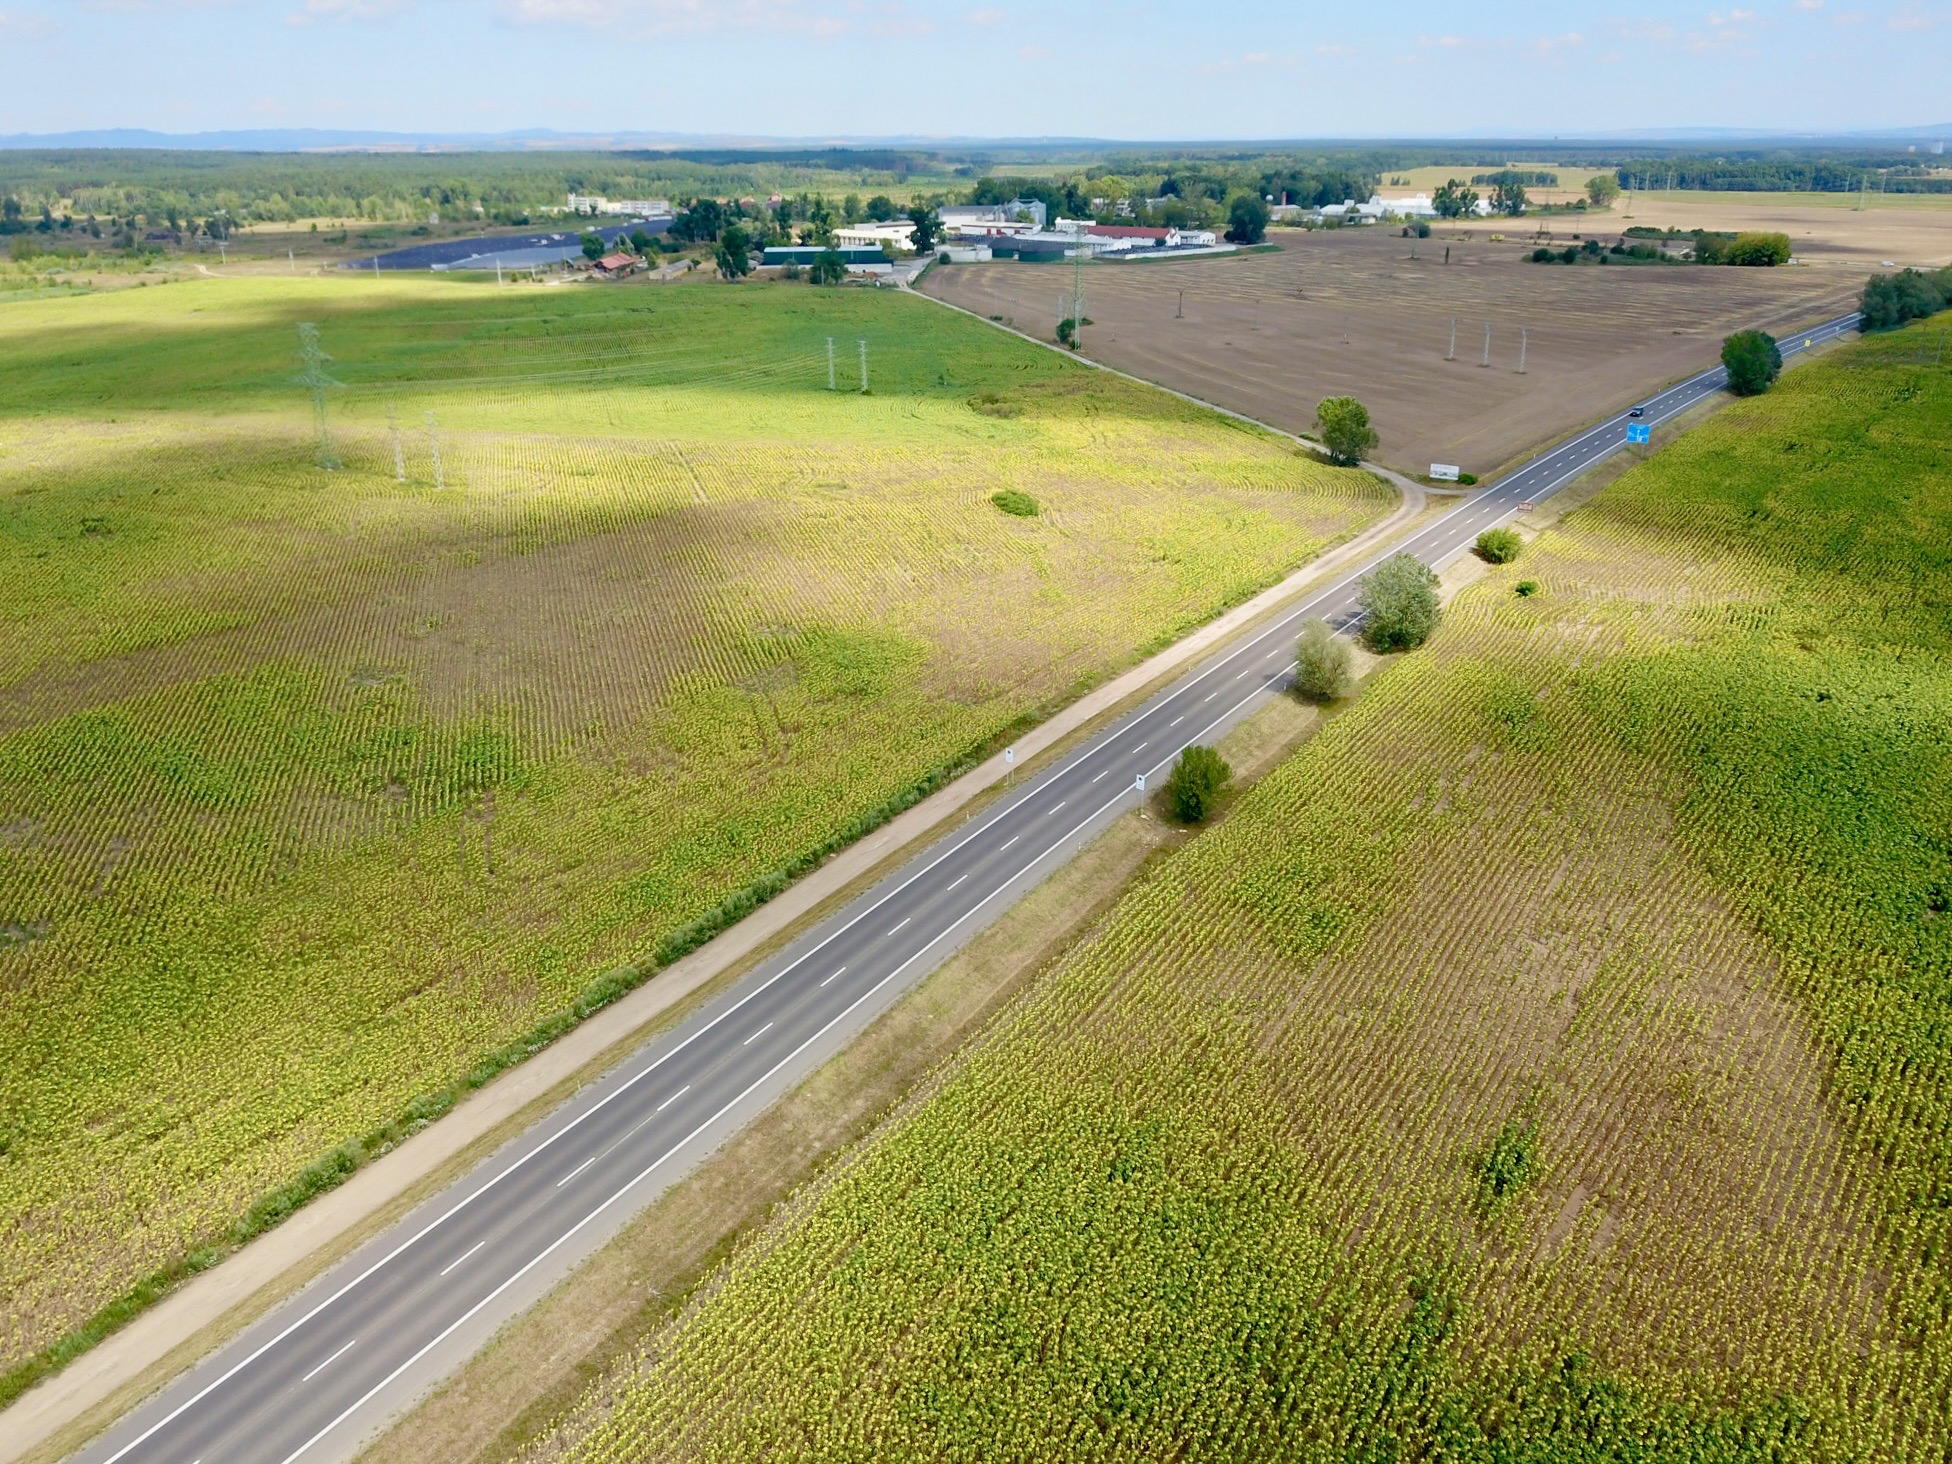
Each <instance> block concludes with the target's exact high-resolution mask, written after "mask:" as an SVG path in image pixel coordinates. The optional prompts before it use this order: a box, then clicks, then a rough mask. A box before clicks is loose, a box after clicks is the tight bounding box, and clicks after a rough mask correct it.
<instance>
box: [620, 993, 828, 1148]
mask: <svg viewBox="0 0 1952 1464" xmlns="http://www.w3.org/2000/svg"><path fill="white" fill-rule="evenodd" d="M846 969H847V967H845V966H842V967H841V968H840V971H845V970H846ZM840 971H836V972H834V976H838V975H840ZM834 976H829V977H828V978H827V979H828V980H829V981H831V980H833V979H834ZM690 1091H691V1084H689V1083H686V1084H685V1085H684V1086H683V1087H682V1088H680V1089H678V1091H677V1092H675V1093H673V1094H672V1095H671V1096H670V1097H669V1098H666V1099H665V1100H664V1101H663V1102H662V1103H660V1104H658V1106H657V1107H655V1108H653V1109H652V1110H651V1112H653V1113H662V1112H664V1110H665V1109H667V1108H669V1107H670V1106H671V1105H672V1104H673V1103H676V1102H677V1101H678V1100H679V1099H680V1098H682V1097H684V1096H685V1094H687V1093H689V1092H690Z"/></svg>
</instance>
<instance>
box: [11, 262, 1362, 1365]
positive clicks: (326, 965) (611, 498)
mask: <svg viewBox="0 0 1952 1464" xmlns="http://www.w3.org/2000/svg"><path fill="white" fill-rule="evenodd" d="M619 301H622V302H625V304H622V305H620V304H619V303H618V302H619ZM630 302H637V303H635V304H631V303H630ZM626 305H627V306H628V307H629V308H626ZM298 319H304V320H317V321H318V322H319V323H320V338H321V339H322V341H323V343H324V345H325V348H326V349H327V350H328V351H329V352H330V354H331V355H332V357H333V358H334V359H333V361H332V364H331V367H330V370H331V371H332V373H333V374H334V376H335V378H336V379H338V380H341V381H343V382H344V383H345V386H344V389H343V391H341V392H340V393H339V394H338V395H336V396H334V397H333V398H332V400H331V402H330V404H329V407H330V418H329V420H330V422H331V424H332V427H333V431H334V437H335V450H336V452H337V454H338V456H339V457H340V458H341V459H342V460H343V463H344V466H343V467H342V468H341V469H339V470H338V471H335V472H330V473H328V472H324V471H321V470H320V469H318V468H317V467H315V466H314V465H313V456H314V443H313V440H312V437H311V424H310V420H309V413H308V411H307V406H308V403H307V402H306V400H305V398H304V397H303V395H302V393H301V391H300V389H299V388H298V387H297V386H295V385H294V384H293V378H294V376H295V373H296V369H297V368H296V365H295V362H294V357H293V352H294V349H295V340H296V336H295V334H294V331H293V328H292V325H293V321H294V320H298ZM829 334H836V335H840V336H841V337H842V340H843V342H844V343H845V344H847V345H849V346H851V345H852V343H853V341H854V340H855V339H856V338H857V337H866V338H868V339H869V340H870V348H871V352H872V356H871V359H872V360H873V361H874V363H875V368H874V369H876V370H877V371H879V372H881V373H882V374H881V375H880V376H878V377H877V378H876V383H877V384H876V385H875V387H874V389H873V391H872V394H870V395H866V396H863V395H860V394H858V393H851V394H850V393H846V392H838V391H835V392H830V391H828V390H827V389H826V370H825V363H824V338H825V337H826V336H827V335H829ZM83 341H85V342H87V349H86V351H85V352H84V351H83V350H82V348H81V347H80V346H78V345H77V344H76V343H77V342H83ZM979 394H980V395H982V397H983V400H981V401H980V402H978V403H976V404H974V405H972V397H975V396H978V395H979ZM0 401H3V402H5V403H7V405H6V406H5V407H4V408H0V524H4V529H5V532H4V534H0V582H4V583H5V584H6V585H7V587H8V593H7V595H6V597H5V600H4V602H3V603H0V624H4V627H5V629H6V630H7V632H8V634H6V635H5V636H4V637H3V638H0V990H4V992H5V1001H4V1003H0V1045H4V1047H5V1050H6V1051H7V1052H8V1053H9V1054H10V1058H9V1061H8V1062H7V1063H6V1064H5V1065H4V1066H0V1297H4V1304H3V1305H0V1366H6V1365H11V1364H13V1363H16V1362H18V1361H19V1360H20V1359H22V1358H23V1357H28V1356H31V1355H32V1354H34V1353H35V1352H36V1351H37V1350H38V1349H40V1348H43V1347H45V1346H47V1345H48V1344H49V1343H50V1342H52V1341H53V1340H54V1339H57V1338H59V1337H61V1336H62V1335H63V1334H65V1333H67V1332H68V1330H69V1329H70V1328H73V1327H75V1326H76V1325H78V1324H79V1323H81V1322H82V1321H83V1320H85V1319H86V1318H88V1317H89V1316H91V1315H92V1314H93V1313H95V1312H96V1310H97V1309H98V1308H100V1307H102V1306H104V1305H105V1304H107V1303H108V1302H110V1301H111V1300H112V1299H114V1298H115V1297H117V1296H119V1295H121V1294H123V1293H124V1292H125V1291H126V1290H127V1289H128V1288H129V1287H131V1286H132V1285H134V1284H135V1283H136V1282H137V1281H138V1280H139V1279H140V1278H142V1277H144V1276H147V1275H149V1274H151V1273H152V1272H153V1271H154V1270H155V1269H156V1268H157V1267H159V1266H166V1265H168V1264H169V1263H171V1262H172V1261H173V1260H174V1259H175V1258H177V1257H180V1256H182V1255H184V1254H186V1253H188V1252H190V1251H192V1250H193V1249H194V1248H196V1247H198V1246H201V1245H204V1244H206V1243H208V1242H211V1241H213V1240H218V1239H221V1238H222V1237H224V1236H225V1235H226V1234H227V1233H229V1228H230V1227H231V1226H232V1225H233V1223H234V1222H236V1221H237V1219H238V1217H239V1216H241V1215H243V1214H244V1213H245V1212H246V1211H247V1209H249V1207H251V1206H252V1204H253V1203H254V1202H255V1201H257V1200H258V1198H259V1197H260V1196H262V1195H264V1194H266V1192H267V1191H270V1190H272V1189H274V1188H276V1187H277V1186H279V1185H282V1184H285V1183H286V1182H288V1181H290V1180H291V1179H292V1177H293V1176H294V1175H295V1174H298V1173H299V1172H300V1171H302V1170H304V1169H305V1168H306V1166H308V1165H310V1164H311V1163H313V1161H315V1160H317V1159H319V1157H320V1156H321V1155H325V1154H328V1153H329V1152H330V1151H332V1150H333V1149H334V1147H335V1146H337V1145H340V1144H342V1143H344V1142H346V1141H348V1140H349V1139H352V1138H354V1137H355V1136H358V1135H362V1134H366V1133H368V1132H369V1131H371V1130H373V1129H374V1128H375V1126H376V1125H383V1124H386V1123H388V1122H389V1121H391V1120H393V1119H394V1118H395V1116H396V1115H399V1114H400V1113H402V1111H403V1110H405V1109H407V1105H409V1104H410V1103H411V1102H412V1101H413V1100H415V1099H416V1097H417V1095H421V1094H425V1093H428V1092H430V1091H432V1090H436V1089H439V1088H440V1087H441V1086H442V1085H444V1084H449V1083H451V1082H453V1081H455V1080H456V1079H457V1078H458V1077H459V1076H460V1075H462V1074H465V1073H467V1072H468V1071H469V1070H470V1068H471V1067H472V1066H473V1065H474V1064H475V1063H476V1062H477V1061H478V1060H480V1059H481V1057H482V1054H484V1053H488V1052H492V1051H495V1050H497V1049H500V1048H501V1047H503V1046H504V1045H505V1044H508V1043H510V1042H512V1041H515V1040H517V1039H519V1038H521V1037H522V1034H524V1033H527V1032H529V1031H530V1030H531V1029H532V1028H534V1027H535V1025H536V1024H537V1023H538V1021H540V1020H542V1019H544V1018H547V1017H550V1016H551V1015H552V1014H555V1013H558V1012H561V1011H563V1010H564V1009H566V1008H568V1007H569V1006H571V1004H572V1003H575V1002H576V1001H577V1000H578V998H579V993H583V992H585V991H586V990H588V989H589V988H590V986H591V983H592V982H593V981H595V980H597V979H598V978H600V977H601V976H603V974H604V973H606V972H609V971H612V970H614V969H616V968H619V967H625V966H631V965H642V964H643V963H645V962H648V961H650V960H652V958H653V956H654V954H655V953H656V952H657V951H658V949H659V947H660V944H661V943H662V942H665V941H667V940H668V939H669V938H671V937H672V935H673V932H678V931H682V930H683V929H684V928H686V927H687V925H688V924H689V923H690V922H693V921H696V920H698V919H699V918H700V917H701V916H702V915H704V914H705V913H706V912H709V911H711V910H713V909H715V908H716V907H718V906H719V905H720V904H721V902H723V901H725V900H727V899H728V898H729V897H731V896H734V895H736V894H737V893H738V892H740V891H743V890H745V889H747V888H748V887H750V886H752V885H753V884H754V882H755V881H759V880H763V879H766V878H768V877H770V876H771V875H772V873H773V872H774V871H777V870H780V869H781V868H783V867H793V866H794V862H795V861H796V860H799V861H802V862H804V860H805V858H806V855H807V851H808V850H810V849H811V850H815V851H818V850H819V849H820V848H822V847H824V846H825V845H827V844H829V843H831V842H832V841H833V840H834V839H836V838H839V837H842V836H844V833H845V831H846V830H848V829H850V828H854V827H857V826H858V825H859V821H860V820H861V819H862V818H864V817H866V816H868V815H869V814H870V813H871V811H872V810H875V809H877V808H879V807H882V806H884V805H887V804H888V803H889V801H890V800H893V799H897V798H900V797H902V796H903V795H904V794H905V793H906V792H907V790H910V789H912V788H914V787H915V786H916V785H917V783H918V782H919V781H921V780H923V779H925V778H927V777H928V776H930V775H931V774H932V773H933V772H934V771H935V770H938V769H942V768H945V767H951V766H953V765H955V764H956V763H958V761H959V760H961V759H963V758H965V757H966V756H968V755H969V754H970V753H971V752H972V751H973V750H976V749H980V748H982V747H984V746H986V745H987V744H988V743H990V742H991V741H993V740H994V739H996V738H997V737H998V736H1000V735H1002V734H1004V733H1005V732H1007V730H1008V729H1009V728H1011V727H1012V726H1014V725H1016V724H1017V723H1018V722H1019V721H1020V720H1021V719H1023V718H1024V717H1025V716H1027V715H1029V714H1031V713H1033V712H1034V711H1036V710H1037V709H1039V708H1043V707H1047V706H1051V705H1054V704H1056V703H1058V702H1061V701H1062V700H1064V699H1066V698H1068V697H1070V696H1071V695H1073V694H1075V692H1076V691H1077V690H1078V689H1079V688H1080V687H1082V686H1085V685H1089V684H1091V683H1092V682H1094V681H1096V680H1099V679H1102V678H1103V677H1104V676H1106V675H1107V674H1109V673H1110V672H1112V671H1113V670H1115V669H1116V668H1118V667H1120V666H1123V665H1126V664H1129V663H1131V662H1132V661H1133V660H1135V659H1136V658H1137V657H1138V656H1139V655H1140V653H1141V652H1142V651H1144V650H1146V649H1148V648H1150V647H1151V646H1153V645H1155V644H1157V643H1159V642H1163V641H1164V640H1166V639H1169V638H1171V637H1173V636H1175V635H1177V634H1179V633H1181V632H1183V631H1184V630H1186V629H1187V628H1189V627H1191V626H1193V625H1195V624H1197V623H1199V622H1201V621H1203V620H1205V619H1207V618H1209V617H1211V616H1212V615H1213V614H1215V613H1217V612H1218V611H1220V610H1222V609H1224V608H1225V607H1227V606H1228V605H1230V604H1233V603H1237V602H1238V601H1239V600H1241V599H1243V598H1245V597H1247V596H1249V595H1251V594H1252V593H1254V592H1255V591H1256V590H1258V589H1259V588H1261V587H1262V586H1264V585H1266V584H1267V583H1269V582H1270V581H1271V580H1273V579H1275V578H1278V577H1279V576H1281V575H1282V574H1284V573H1286V572H1288V571H1290V570H1291V569H1293V568H1294V567H1295V566H1297V565H1298V564H1300V563H1302V562H1304V561H1305V560H1307V559H1308V558H1309V557H1310V556H1311V555H1313V554H1316V553H1318V552H1319V551H1320V550H1321V549H1322V548H1323V547H1324V546H1325V545H1327V544H1329V543H1332V542H1334V541H1336V540H1338V539H1341V538H1343V537H1346V536H1347V535H1349V534H1351V533H1353V532H1355V531H1356V530H1357V529H1359V528H1360V527H1361V526H1362V525H1363V524H1365V523H1366V522H1368V521H1369V520H1371V519H1373V518H1374V517H1376V516H1377V515H1378V514H1379V513H1380V512H1382V511H1383V510H1384V509H1385V508H1386V507H1387V506H1388V503H1389V501H1390V499H1389V495H1388V493H1387V492H1386V491H1385V490H1384V489H1383V488H1382V487H1381V486H1380V485H1378V484H1376V483H1375V482H1374V481H1373V480H1372V479H1370V478H1368V477H1367V476H1366V475H1362V474H1353V473H1345V472H1338V471H1333V470H1329V469H1326V468H1322V467H1319V466H1317V465H1316V464H1315V463H1313V462H1312V461H1309V460H1305V459H1303V458H1301V457H1298V456H1297V455H1296V454H1295V453H1294V452H1293V451H1292V450H1291V449H1290V448H1289V447H1287V446H1285V445H1283V444H1281V443H1279V442H1277V441H1276V440H1274V439H1272V438H1269V437H1268V436H1266V435H1264V434H1258V433H1253V432H1248V431H1243V430H1241V429H1240V428H1238V427H1237V426H1235V425H1233V424H1230V423H1226V422H1224V421H1222V420H1221V419H1219V418H1217V417H1215V416H1213V415H1211V414H1202V413H1199V412H1196V411H1193V410H1191V409H1188V408H1186V407H1185V406H1184V404H1182V403H1179V402H1176V401H1173V400H1172V399H1170V398H1166V397H1164V396H1163V395H1161V394H1157V393H1151V392H1148V391H1145V390H1144V389H1141V388H1137V387H1134V386H1132V385H1130V384H1129V383H1124V382H1119V381H1116V380H1112V379H1101V378H1099V377H1098V376H1097V375H1096V374H1095V373H1087V372H1084V371H1082V370H1080V369H1078V368H1076V367H1073V366H1071V365H1069V364H1068V363H1065V362H1063V361H1061V360H1059V359H1057V358H1055V357H1053V356H1048V355H1047V353H1043V352H1039V351H1036V350H1034V349H1032V348H1029V347H1026V346H1023V345H1022V344H1021V343H1017V342H1013V341H1009V340H1008V339H1007V338H1004V337H1001V336H999V335H998V333H996V332H993V331H988V330H986V329H984V328H982V327H979V326H976V325H974V324H973V323H969V322H965V321H961V320H959V319H956V318H953V317H950V316H949V315H948V314H947V312H943V311H940V310H936V309H934V308H933V307H930V306H928V305H926V304H925V303H923V302H918V301H914V300H901V299H895V298H891V297H886V296H877V295H873V294H870V293H867V292H858V291H845V292H821V293H820V294H819V295H816V293H815V292H813V291H810V290H806V289H802V290H800V291H797V292H795V291H790V290H787V289H784V288H782V289H777V290H765V289H752V290H731V289H721V288H717V287H711V288H673V289H670V290H653V289H648V288H646V289H640V290H631V291H611V292H602V291H584V292H582V293H581V294H580V295H579V294H577V293H576V292H573V291H515V290H510V291H507V292H503V293H499V294H497V293H491V292H490V291H489V290H487V289H482V288H475V287H469V286H466V285H463V284H458V283H445V284H443V283H439V282H434V283H429V282H420V281H401V282H388V283H387V284H385V285H384V286H383V287H375V286H365V287H363V288H355V287H354V286H352V285H350V284H348V283H345V282H340V281H323V282H321V281H291V282H280V281H259V282H249V281H212V282H208V283H204V284H185V285H170V286H167V287H164V288H161V289H155V290H143V291H135V290H130V291H125V292H123V293H121V294H116V295H105V296H98V297H91V298H87V299H79V300H68V301H48V302H34V303H32V304H30V305H23V306H19V307H14V308H10V309H9V311H8V312H7V315H6V318H5V319H4V320H0ZM979 408H980V409H979ZM389 418H390V419H391V420H390V422H389ZM430 419H431V420H430ZM1013 485H1021V486H1022V487H1025V488H1034V490H1035V492H1036V495H1037V497H1038V498H1039V500H1040V501H1041V502H1042V503H1044V504H1045V505H1046V509H1045V512H1044V513H1043V515H1042V516H1041V517H1040V518H1038V519H1037V520H1035V521H1024V520H1020V519H1015V518H1012V517H1010V516H1008V515H1005V514H1002V513H1000V512H999V511H998V510H997V509H996V508H995V507H994V506H993V504H992V503H991V502H990V494H991V493H992V492H993V491H995V490H996V489H998V488H999V487H1004V486H1013Z"/></svg>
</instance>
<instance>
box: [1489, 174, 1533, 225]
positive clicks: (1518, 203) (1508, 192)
mask: <svg viewBox="0 0 1952 1464" xmlns="http://www.w3.org/2000/svg"><path fill="white" fill-rule="evenodd" d="M1525 202H1526V199H1525V185H1524V184H1523V183H1520V182H1519V181H1518V179H1517V178H1516V177H1512V176H1506V177H1503V178H1500V179H1499V180H1498V182H1497V184H1496V186H1494V187H1493V188H1492V190H1491V206H1492V207H1493V208H1494V209H1496V210H1497V211H1498V212H1499V213H1501V214H1508V215H1510V216H1511V217H1512V218H1517V217H1518V216H1519V215H1520V214H1522V213H1524V212H1525Z"/></svg>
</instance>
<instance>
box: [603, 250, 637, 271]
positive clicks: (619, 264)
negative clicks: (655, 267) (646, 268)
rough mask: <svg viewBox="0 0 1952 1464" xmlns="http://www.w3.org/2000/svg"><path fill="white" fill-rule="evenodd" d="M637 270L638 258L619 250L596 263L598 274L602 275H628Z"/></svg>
mask: <svg viewBox="0 0 1952 1464" xmlns="http://www.w3.org/2000/svg"><path fill="white" fill-rule="evenodd" d="M636 268H637V256H636V255H635V254H627V253H625V252H624V251H623V250H621V249H620V250H618V251H617V252H616V253H615V254H606V255H604V256H603V258H601V259H599V260H598V261H597V262H596V272H597V273H598V274H600V275H627V274H629V273H630V272H631V271H632V270H634V269H636Z"/></svg>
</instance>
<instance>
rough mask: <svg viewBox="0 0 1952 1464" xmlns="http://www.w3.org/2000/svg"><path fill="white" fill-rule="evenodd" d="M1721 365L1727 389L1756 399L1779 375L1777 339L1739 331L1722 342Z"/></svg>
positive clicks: (1781, 364) (1757, 332)
mask: <svg viewBox="0 0 1952 1464" xmlns="http://www.w3.org/2000/svg"><path fill="white" fill-rule="evenodd" d="M1722 365H1724V366H1726V367H1727V368H1728V389H1729V390H1730V391H1732V392H1734V393H1735V394H1736V395H1737V396H1759V395H1761V394H1762V393H1763V392H1765V391H1767V390H1769V388H1770V386H1771V385H1772V384H1773V383H1774V381H1775V379H1776V377H1777V376H1779V375H1780V374H1781V373H1782V369H1783V353H1782V352H1781V351H1779V350H1777V349H1776V338H1775V337H1774V336H1772V335H1770V334H1768V333H1767V332H1765V331H1760V330H1738V331H1736V332H1735V334H1734V335H1732V336H1730V337H1728V339H1727V340H1725V341H1723V342H1722Z"/></svg>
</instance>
